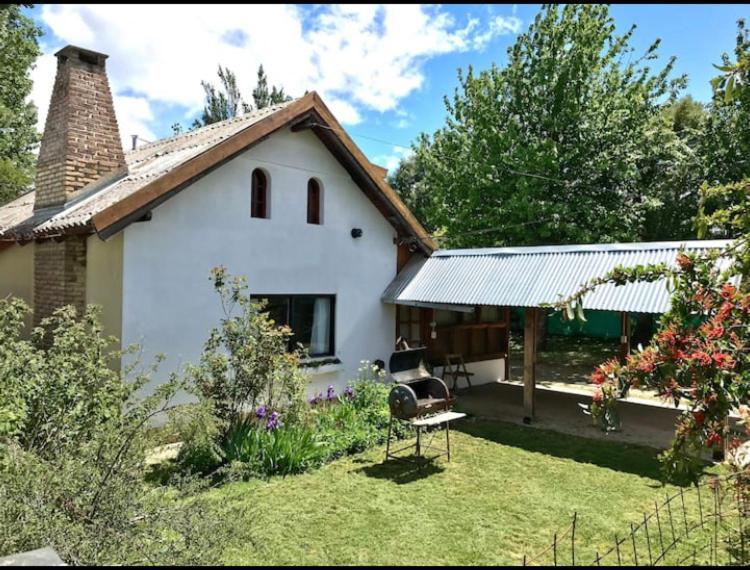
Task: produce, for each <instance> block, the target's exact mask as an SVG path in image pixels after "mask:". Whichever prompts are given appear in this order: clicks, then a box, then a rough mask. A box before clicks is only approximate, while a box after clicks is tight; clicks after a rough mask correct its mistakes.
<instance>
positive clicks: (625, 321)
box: [620, 311, 630, 362]
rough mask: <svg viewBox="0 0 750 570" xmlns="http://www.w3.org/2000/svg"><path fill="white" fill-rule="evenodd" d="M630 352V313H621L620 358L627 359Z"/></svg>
mask: <svg viewBox="0 0 750 570" xmlns="http://www.w3.org/2000/svg"><path fill="white" fill-rule="evenodd" d="M628 354H630V313H626V312H624V311H623V312H621V313H620V359H621V360H622V361H623V362H625V359H626V358H627V357H628Z"/></svg>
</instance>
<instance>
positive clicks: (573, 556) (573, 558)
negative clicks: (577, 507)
mask: <svg viewBox="0 0 750 570" xmlns="http://www.w3.org/2000/svg"><path fill="white" fill-rule="evenodd" d="M577 520H578V513H577V512H574V513H573V531H572V532H571V534H570V552H571V556H570V559H571V561H572V564H571V566H575V565H576V521H577Z"/></svg>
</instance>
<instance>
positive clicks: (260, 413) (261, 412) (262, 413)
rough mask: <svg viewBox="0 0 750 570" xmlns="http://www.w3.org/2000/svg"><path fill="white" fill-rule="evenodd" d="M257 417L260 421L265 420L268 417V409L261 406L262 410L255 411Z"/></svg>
mask: <svg viewBox="0 0 750 570" xmlns="http://www.w3.org/2000/svg"><path fill="white" fill-rule="evenodd" d="M255 417H256V418H258V419H259V420H262V419H263V418H265V417H266V407H265V406H261V407H260V408H258V409H257V410H255Z"/></svg>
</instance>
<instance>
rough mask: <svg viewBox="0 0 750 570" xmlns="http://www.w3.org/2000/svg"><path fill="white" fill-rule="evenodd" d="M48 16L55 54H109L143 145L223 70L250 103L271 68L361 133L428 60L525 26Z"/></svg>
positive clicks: (407, 15) (329, 16)
mask: <svg viewBox="0 0 750 570" xmlns="http://www.w3.org/2000/svg"><path fill="white" fill-rule="evenodd" d="M41 19H42V20H43V22H44V23H45V24H46V25H47V26H48V27H49V29H50V30H51V31H52V33H53V34H54V37H51V36H48V37H46V38H45V41H46V42H48V44H49V50H45V53H47V54H50V53H54V51H56V50H57V49H59V48H60V47H62V46H63V45H64V44H67V43H71V44H75V45H81V46H82V47H88V48H90V49H94V50H97V51H101V52H104V53H106V54H108V55H109V56H110V58H109V60H108V61H107V67H108V72H109V77H110V83H111V86H112V90H113V92H114V93H116V94H120V96H119V97H117V99H116V102H115V105H116V110H117V113H118V119H119V121H120V123H121V130H123V135H124V136H127V135H129V134H130V133H129V132H126V131H125V129H126V128H130V129H136V128H137V129H139V134H142V136H144V137H145V136H147V133H148V134H149V136H153V133H151V130H152V129H153V128H155V126H154V121H155V119H156V117H155V114H154V112H153V109H152V106H153V104H154V103H157V102H158V103H160V104H164V105H167V106H169V105H173V106H176V107H177V110H178V112H179V110H180V108H181V109H182V110H183V111H184V112H185V113H186V114H190V113H194V112H197V111H198V110H199V109H200V108H201V106H202V102H203V91H202V89H201V88H200V81H201V79H213V78H215V77H216V68H217V65H218V64H219V63H221V64H222V65H226V66H228V67H229V68H230V69H232V70H233V71H235V73H236V74H237V76H238V79H239V81H240V88H241V90H242V91H243V92H244V93H246V94H248V95H249V93H250V91H251V90H252V88H253V87H254V83H255V72H256V70H257V66H258V64H260V63H262V64H263V66H264V68H265V69H266V72H267V74H268V76H269V79H270V81H271V82H272V83H274V84H276V85H283V86H284V87H285V89H286V91H287V92H288V93H290V94H292V95H294V96H299V95H302V94H303V93H304V92H305V91H306V90H313V89H315V90H317V91H318V92H319V93H320V94H321V95H322V97H323V98H324V100H325V101H326V102H327V103H328V104H329V105H330V106H331V108H332V110H333V111H334V113H335V114H336V115H337V117H338V118H339V120H341V122H343V123H345V124H349V125H352V124H356V123H358V122H360V121H361V120H362V113H363V112H365V111H367V110H375V111H378V112H385V111H393V110H398V106H399V103H400V101H401V100H402V99H403V98H404V97H406V96H408V95H409V94H411V93H412V92H414V91H415V90H417V89H419V88H420V87H421V86H422V85H423V82H424V80H425V77H424V73H423V66H424V63H425V62H426V61H427V60H428V59H430V58H433V57H436V56H439V55H441V54H447V53H451V52H457V51H467V50H473V49H481V48H483V47H484V46H486V45H487V43H488V42H489V41H491V40H492V39H493V38H494V37H496V36H498V35H501V34H505V33H512V32H514V31H517V30H518V27H519V25H520V21H518V19H517V18H514V17H503V16H493V18H492V19H491V20H490V21H489V23H487V22H484V23H480V22H479V21H478V20H475V19H470V20H469V21H468V22H467V23H466V24H465V25H464V24H459V23H457V22H456V19H455V18H454V17H453V16H452V15H451V14H449V13H447V12H445V11H443V9H441V8H439V7H434V6H419V5H385V6H383V5H345V6H324V7H317V8H315V9H311V10H307V9H301V8H298V7H296V6H292V5H223V6H222V5H211V6H210V7H209V6H206V5H203V6H201V5H181V6H180V7H179V8H176V7H175V6H173V5H130V6H123V5H97V4H90V5H43V6H42V11H41ZM54 65H55V64H54V58H53V57H52V56H51V55H45V56H42V57H41V58H40V60H39V61H38V64H37V69H36V70H35V71H34V73H33V77H34V81H35V84H34V92H33V94H32V98H33V100H34V101H35V103H37V105H38V107H39V110H40V113H39V115H40V122H41V121H43V120H44V117H45V115H46V107H47V105H48V102H49V94H50V91H51V88H52V82H53V80H54ZM123 93H126V94H127V95H128V96H127V97H124V96H122V94H123ZM149 126H150V127H151V128H149Z"/></svg>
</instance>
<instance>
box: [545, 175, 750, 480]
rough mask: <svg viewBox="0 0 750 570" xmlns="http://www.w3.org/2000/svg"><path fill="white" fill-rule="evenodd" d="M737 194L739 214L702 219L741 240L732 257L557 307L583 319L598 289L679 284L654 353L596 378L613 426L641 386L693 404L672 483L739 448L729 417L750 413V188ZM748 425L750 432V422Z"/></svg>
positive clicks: (690, 257) (690, 259) (679, 439)
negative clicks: (726, 446)
mask: <svg viewBox="0 0 750 570" xmlns="http://www.w3.org/2000/svg"><path fill="white" fill-rule="evenodd" d="M717 192H718V194H716V193H717ZM731 192H732V193H734V194H733V196H734V198H733V199H734V201H735V203H733V204H732V205H731V207H727V208H725V209H723V210H716V211H714V212H712V213H710V214H706V211H705V210H702V218H701V219H702V223H704V224H705V226H706V227H708V226H713V227H716V226H717V225H721V226H722V228H723V229H724V230H726V231H727V233H730V235H731V234H733V235H735V236H737V235H739V238H738V239H737V240H736V241H734V242H732V244H731V245H730V246H729V247H728V248H727V249H726V250H725V251H723V252H720V251H714V252H711V253H707V254H702V255H698V254H688V253H685V252H680V253H679V254H678V256H677V260H676V261H677V263H676V265H675V267H672V268H669V267H666V266H664V265H652V266H646V267H643V266H639V267H634V268H623V267H618V268H616V269H615V270H613V271H612V272H610V273H609V274H608V275H606V276H605V277H603V278H601V279H596V280H594V281H592V282H591V283H589V284H588V285H586V286H584V287H582V288H581V290H580V291H578V292H577V293H576V294H575V295H573V296H571V297H570V298H568V299H565V300H563V301H561V302H560V303H558V304H557V305H556V306H557V307H558V308H559V309H564V313H563V314H564V315H568V316H569V315H572V314H580V313H581V312H582V308H583V305H582V299H583V296H584V295H585V294H586V293H587V292H589V291H591V290H593V289H594V288H595V287H597V286H598V285H601V284H604V283H614V284H615V285H624V284H626V283H633V282H637V281H656V280H659V279H667V280H669V282H670V283H671V285H672V291H673V293H672V299H671V307H670V310H669V312H668V313H665V314H664V315H663V317H662V319H661V321H660V330H659V331H658V332H657V333H656V334H655V335H654V337H653V339H652V340H651V343H650V345H649V346H647V347H646V348H645V349H642V350H639V351H638V352H636V353H634V354H631V355H630V356H629V357H628V358H627V360H626V362H625V363H624V364H620V363H618V362H616V361H608V362H606V363H604V364H602V365H601V366H599V367H597V368H596V370H594V372H593V373H592V375H591V381H592V382H593V383H594V384H596V385H597V389H596V392H595V393H594V397H593V402H592V406H591V410H592V414H594V415H596V414H597V413H598V414H599V417H600V418H604V419H606V416H605V415H604V414H603V411H605V410H607V411H611V409H612V406H613V405H614V404H615V403H616V401H617V399H619V398H622V397H624V396H625V395H627V392H628V390H629V389H630V388H631V387H634V386H645V387H649V388H652V389H655V390H656V391H657V393H658V394H659V395H660V396H661V397H662V398H664V399H666V400H669V401H671V402H673V403H674V404H675V406H678V405H679V404H680V403H686V404H687V410H686V411H685V412H684V413H683V414H681V416H680V417H679V419H678V422H677V425H676V428H675V439H674V443H673V446H672V448H671V449H670V450H668V451H666V452H664V453H663V454H662V456H661V459H662V463H663V466H664V469H665V473H666V474H667V476H670V477H672V476H680V475H687V476H689V477H691V478H693V479H695V478H697V477H698V475H699V474H700V473H701V471H702V468H703V464H702V462H701V460H700V456H701V454H702V451H703V450H705V449H707V448H712V447H716V446H720V445H722V443H723V442H724V441H729V442H731V438H730V437H729V434H728V433H727V429H728V428H727V423H726V418H727V416H728V415H729V413H730V412H731V411H736V410H738V409H739V410H747V409H748V408H747V405H748V404H750V354H749V351H748V350H747V347H748V346H749V343H748V340H750V275H749V273H750V216H748V215H747V212H750V180H748V181H745V182H743V183H740V184H738V185H734V186H732V187H731ZM704 194H705V196H707V197H709V198H710V197H713V196H715V195H722V196H723V194H722V193H721V192H720V191H718V190H716V189H711V190H705V189H704ZM738 196H739V197H738ZM737 201H739V202H740V204H739V205H738V204H737V203H736V202H737ZM745 424H746V427H749V428H750V414H748V419H747V421H746V422H745ZM749 431H750V430H749ZM734 443H735V444H736V443H738V442H734Z"/></svg>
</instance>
